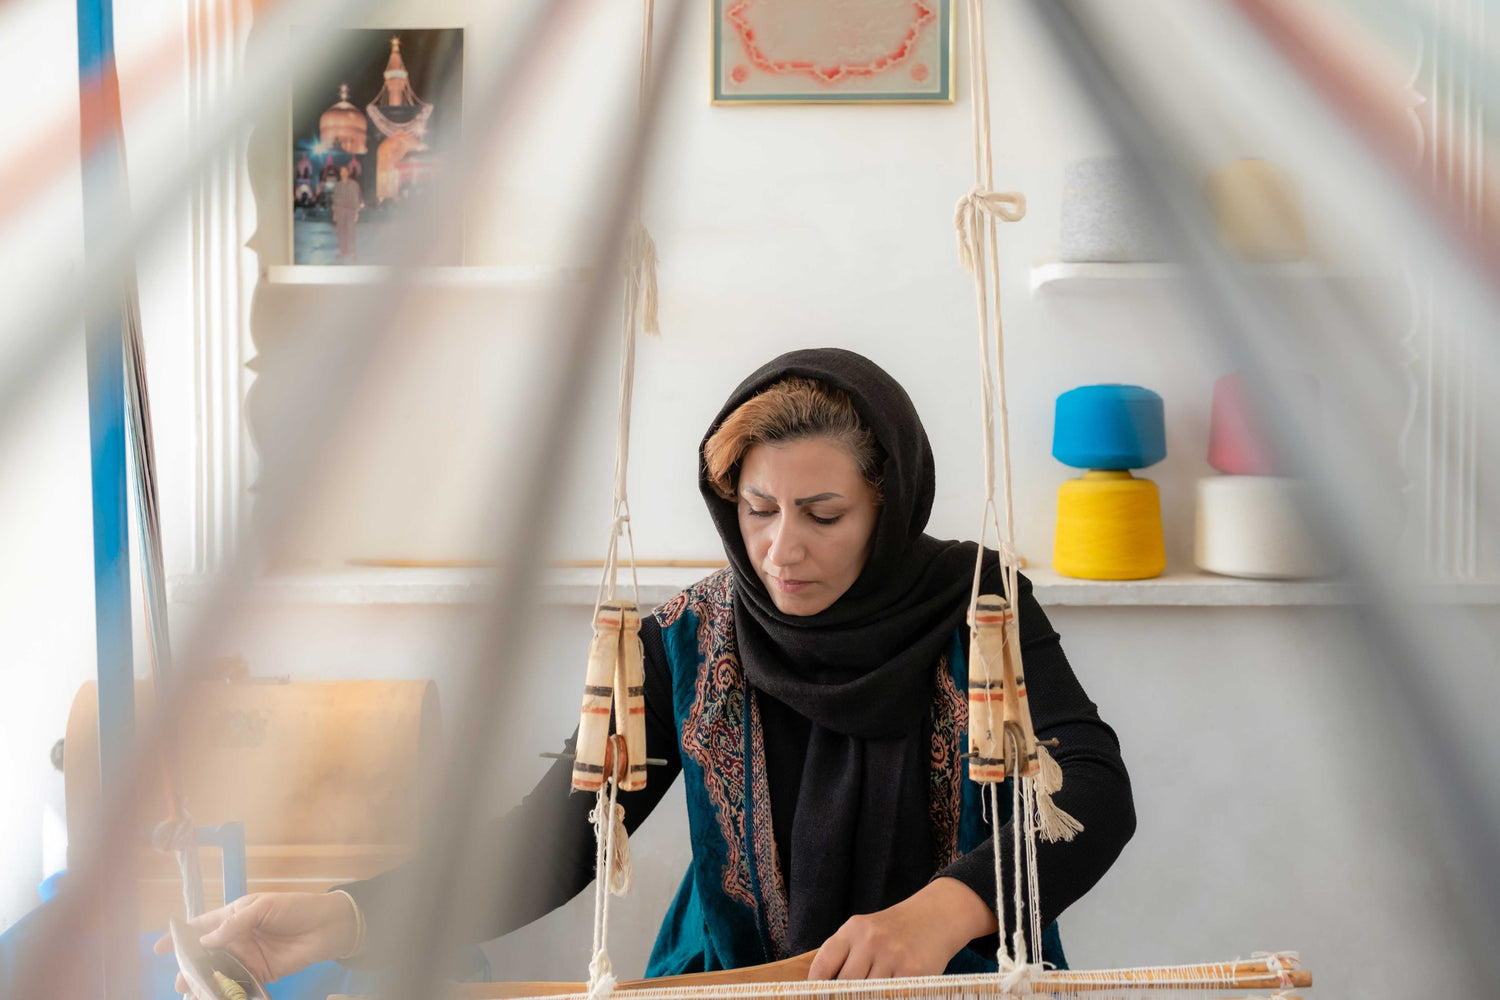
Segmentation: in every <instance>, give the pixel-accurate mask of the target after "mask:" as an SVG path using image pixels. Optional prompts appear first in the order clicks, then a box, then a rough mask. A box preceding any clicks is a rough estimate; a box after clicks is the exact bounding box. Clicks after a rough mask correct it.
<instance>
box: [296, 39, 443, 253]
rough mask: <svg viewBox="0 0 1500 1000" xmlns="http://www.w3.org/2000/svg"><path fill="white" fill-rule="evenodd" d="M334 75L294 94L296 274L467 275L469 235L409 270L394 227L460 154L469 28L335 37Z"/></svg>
mask: <svg viewBox="0 0 1500 1000" xmlns="http://www.w3.org/2000/svg"><path fill="white" fill-rule="evenodd" d="M331 34H332V36H333V37H331V38H330V39H329V44H328V45H327V47H326V51H328V52H330V53H334V54H335V55H334V56H332V57H330V58H329V59H328V64H327V65H325V66H320V67H318V69H317V70H316V71H315V72H313V73H310V74H304V75H303V79H302V80H300V81H299V83H298V84H297V85H296V87H295V89H294V91H293V93H292V204H291V211H292V226H291V229H292V262H293V263H294V264H335V265H337V264H392V263H396V262H398V261H407V262H409V263H415V264H421V265H456V264H459V263H462V255H463V245H462V234H461V232H459V230H458V227H443V228H444V231H445V232H448V231H450V230H451V231H452V233H453V235H452V238H451V243H452V245H451V246H448V245H444V246H441V247H437V248H436V249H435V252H433V253H429V254H426V255H425V256H424V257H423V259H421V260H417V261H412V260H411V259H410V251H409V250H408V249H407V247H406V246H405V244H404V242H403V240H402V235H403V230H404V229H405V228H407V227H403V226H401V225H400V224H399V223H400V221H401V220H402V219H405V218H408V217H410V215H411V213H414V212H421V211H423V210H424V207H425V205H426V204H427V202H428V199H427V198H426V197H425V196H426V195H429V194H431V193H433V192H435V191H437V190H439V186H440V185H442V184H443V183H444V182H445V170H446V169H447V165H448V164H450V163H452V162H454V161H455V160H456V157H457V153H458V142H459V124H460V122H461V121H462V119H463V62H464V43H463V29H462V28H423V29H403V30H399V31H388V30H381V29H348V30H342V31H336V32H332V33H331Z"/></svg>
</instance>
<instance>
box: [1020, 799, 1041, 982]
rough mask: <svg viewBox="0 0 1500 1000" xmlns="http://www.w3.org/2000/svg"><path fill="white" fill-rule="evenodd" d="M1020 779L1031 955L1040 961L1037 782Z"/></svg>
mask: <svg viewBox="0 0 1500 1000" xmlns="http://www.w3.org/2000/svg"><path fill="white" fill-rule="evenodd" d="M1019 780H1020V784H1021V797H1022V798H1023V799H1024V800H1025V802H1024V808H1025V814H1026V886H1027V890H1028V895H1027V899H1026V904H1027V906H1028V907H1029V909H1028V910H1027V913H1028V915H1029V916H1030V917H1031V955H1032V958H1033V959H1034V960H1035V961H1036V962H1038V963H1040V962H1041V960H1042V893H1041V888H1040V885H1041V880H1040V879H1039V878H1038V877H1037V859H1036V828H1037V818H1036V816H1037V814H1036V793H1037V783H1036V781H1035V780H1034V779H1032V778H1021V779H1019Z"/></svg>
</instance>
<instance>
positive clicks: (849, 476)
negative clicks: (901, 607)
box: [739, 438, 877, 615]
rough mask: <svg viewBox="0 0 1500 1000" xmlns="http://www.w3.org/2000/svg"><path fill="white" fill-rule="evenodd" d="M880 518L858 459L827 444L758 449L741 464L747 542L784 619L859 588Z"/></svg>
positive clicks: (741, 500)
mask: <svg viewBox="0 0 1500 1000" xmlns="http://www.w3.org/2000/svg"><path fill="white" fill-rule="evenodd" d="M876 512H877V508H876V504H875V492H874V490H872V489H871V488H870V485H869V483H866V482H865V480H864V477H863V476H861V475H860V474H859V469H858V467H857V466H856V465H855V464H854V457H853V456H852V455H850V454H849V452H848V451H846V450H845V449H844V448H843V447H841V446H839V445H837V444H835V443H834V442H832V441H830V440H828V439H827V438H805V439H802V440H799V441H789V442H779V443H777V444H757V445H752V446H751V447H750V449H749V450H748V451H747V452H745V457H744V459H743V461H742V462H741V463H740V484H739V517H740V535H741V537H742V538H744V541H745V550H746V551H747V552H748V553H749V555H750V562H751V563H752V564H753V565H754V566H755V571H756V573H758V574H759V575H760V582H761V583H762V584H764V585H765V588H766V590H767V591H769V592H770V594H771V599H772V600H773V601H775V603H776V607H777V609H778V610H779V611H781V612H782V613H783V614H788V615H815V614H817V613H818V612H819V611H822V610H824V609H825V608H827V607H828V606H829V605H831V604H833V602H834V601H836V600H838V599H839V598H840V597H842V596H843V594H844V592H845V591H846V590H848V589H849V588H850V587H852V586H853V585H854V581H855V580H857V579H858V578H859V573H860V570H862V569H864V566H865V558H866V557H867V556H868V555H869V554H870V536H871V534H872V533H873V532H874V530H875V515H876Z"/></svg>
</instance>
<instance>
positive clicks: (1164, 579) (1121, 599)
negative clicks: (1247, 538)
mask: <svg viewBox="0 0 1500 1000" xmlns="http://www.w3.org/2000/svg"><path fill="white" fill-rule="evenodd" d="M1023 572H1024V573H1025V574H1026V576H1027V577H1028V578H1029V579H1030V580H1031V582H1032V584H1033V586H1034V587H1035V594H1036V599H1037V601H1038V602H1040V603H1041V605H1042V606H1043V607H1167V608H1171V607H1177V608H1192V607H1287V606H1292V605H1310V604H1321V605H1329V604H1349V603H1351V602H1352V601H1353V599H1354V596H1353V593H1352V592H1351V589H1350V588H1349V586H1348V585H1347V584H1344V583H1340V582H1339V581H1337V580H1241V579H1237V578H1234V577H1228V576H1217V575H1215V574H1213V573H1199V572H1186V573H1163V574H1162V575H1161V576H1158V577H1153V578H1152V579H1150V580H1075V579H1073V578H1072V577H1066V576H1062V575H1060V574H1058V573H1056V572H1055V571H1053V570H1052V569H1037V570H1023Z"/></svg>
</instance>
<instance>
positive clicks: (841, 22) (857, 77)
mask: <svg viewBox="0 0 1500 1000" xmlns="http://www.w3.org/2000/svg"><path fill="white" fill-rule="evenodd" d="M713 45H714V58H713V74H714V78H713V102H714V103H715V104H839V103H844V104H854V103H909V102H919V103H939V104H943V103H951V102H952V100H953V79H954V75H953V11H952V0H714V40H713Z"/></svg>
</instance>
